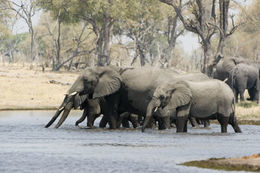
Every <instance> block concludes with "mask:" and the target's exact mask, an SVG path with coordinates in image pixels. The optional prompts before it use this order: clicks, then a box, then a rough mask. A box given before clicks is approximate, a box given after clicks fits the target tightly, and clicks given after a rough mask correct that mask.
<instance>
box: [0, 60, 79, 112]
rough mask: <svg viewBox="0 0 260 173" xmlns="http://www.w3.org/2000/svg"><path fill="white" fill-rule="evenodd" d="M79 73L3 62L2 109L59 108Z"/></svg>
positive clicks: (0, 71) (0, 76)
mask: <svg viewBox="0 0 260 173" xmlns="http://www.w3.org/2000/svg"><path fill="white" fill-rule="evenodd" d="M78 74H79V72H78V73H77V72H74V73H72V72H70V73H68V72H62V73H61V72H51V71H50V70H48V69H47V70H46V71H45V72H42V70H41V68H40V67H34V68H33V69H32V70H30V67H29V66H26V65H25V66H23V65H18V64H12V65H10V64H5V65H4V66H3V65H0V110H15V109H54V108H57V107H58V106H59V104H60V103H61V102H62V100H63V98H64V94H65V93H66V92H67V90H68V89H69V88H70V85H71V84H72V83H73V82H74V80H75V79H76V78H77V76H78Z"/></svg>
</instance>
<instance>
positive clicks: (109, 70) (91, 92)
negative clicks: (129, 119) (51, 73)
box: [45, 66, 121, 128]
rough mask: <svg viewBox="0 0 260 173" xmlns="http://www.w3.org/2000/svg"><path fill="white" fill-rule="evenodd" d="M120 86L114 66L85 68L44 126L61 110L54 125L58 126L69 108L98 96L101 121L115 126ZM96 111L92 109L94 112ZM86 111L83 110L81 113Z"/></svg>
mask: <svg viewBox="0 0 260 173" xmlns="http://www.w3.org/2000/svg"><path fill="white" fill-rule="evenodd" d="M120 87H121V77H120V75H119V73H118V72H117V71H116V67H110V66H109V67H91V68H87V69H85V70H84V71H83V72H82V74H81V75H79V77H78V78H77V79H76V81H75V82H74V83H73V85H72V86H71V88H70V89H69V91H68V92H67V94H66V96H65V98H64V100H63V102H62V104H61V106H60V107H59V109H58V110H57V111H56V113H55V115H54V116H53V118H52V119H51V120H50V122H49V123H48V124H47V125H46V126H45V127H46V128H47V127H49V126H50V125H51V124H52V123H53V122H54V121H55V120H56V119H57V118H58V116H59V115H60V114H61V112H62V111H63V114H62V117H61V119H60V120H59V122H58V124H57V125H56V126H55V127H56V128H58V127H59V126H60V125H61V124H62V123H63V122H64V121H65V119H66V118H67V116H68V115H69V112H70V111H71V109H73V108H74V109H76V108H77V107H79V106H80V105H81V104H83V103H84V102H85V100H86V99H87V98H89V99H95V98H98V99H101V100H102V102H99V104H100V108H101V113H103V115H104V121H103V123H107V122H108V123H109V125H110V128H116V119H117V106H118V104H119V103H118V102H119V94H118V92H117V91H118V90H119V89H120ZM99 101H100V100H99ZM96 112H98V111H96ZM96 112H95V111H94V113H96ZM86 113H87V112H85V111H84V113H83V115H84V114H86ZM94 115H95V114H94ZM105 121H106V122H105Z"/></svg>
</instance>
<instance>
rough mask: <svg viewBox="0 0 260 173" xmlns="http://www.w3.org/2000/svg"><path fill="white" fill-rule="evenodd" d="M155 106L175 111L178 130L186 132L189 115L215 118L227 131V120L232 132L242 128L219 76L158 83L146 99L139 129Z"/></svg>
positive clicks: (199, 117) (231, 99)
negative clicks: (150, 95) (149, 99)
mask: <svg viewBox="0 0 260 173" xmlns="http://www.w3.org/2000/svg"><path fill="white" fill-rule="evenodd" d="M157 108H163V110H164V111H165V112H168V113H169V114H171V113H173V112H176V118H177V123H176V128H177V132H187V120H188V117H195V118H198V119H217V120H218V121H219V123H220V124H221V132H222V133H226V132H227V125H228V124H231V125H232V127H233V129H234V131H235V132H241V130H240V128H239V126H238V124H237V121H236V117H235V99H234V94H233V92H232V90H231V89H230V87H229V86H228V85H227V84H225V83H224V82H222V81H219V80H207V81H202V82H191V81H179V82H176V83H166V84H161V85H160V86H158V87H157V88H156V90H155V92H154V94H153V99H152V100H151V101H150V102H149V105H148V107H147V111H146V118H145V121H144V124H143V127H142V131H144V129H145V127H146V125H147V123H148V122H149V119H150V117H151V115H152V112H153V111H156V110H157Z"/></svg>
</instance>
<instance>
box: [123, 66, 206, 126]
mask: <svg viewBox="0 0 260 173" xmlns="http://www.w3.org/2000/svg"><path fill="white" fill-rule="evenodd" d="M121 78H122V83H123V84H122V89H121V101H120V106H119V110H123V111H126V112H131V113H135V114H138V115H141V116H143V117H144V116H145V114H146V108H147V106H148V104H149V102H150V101H151V99H152V97H153V93H154V91H155V89H156V88H157V86H159V85H160V84H161V83H163V82H167V81H168V82H171V81H172V82H174V81H175V82H177V81H179V80H182V79H186V80H190V81H201V80H209V78H208V77H207V76H206V75H204V74H202V73H189V74H176V73H173V72H172V71H169V70H167V69H152V68H136V69H129V70H126V71H124V72H123V73H121ZM158 117H160V118H161V122H162V123H163V124H161V126H159V128H160V127H161V129H165V128H170V115H168V114H165V113H159V116H158ZM159 124H160V123H159Z"/></svg>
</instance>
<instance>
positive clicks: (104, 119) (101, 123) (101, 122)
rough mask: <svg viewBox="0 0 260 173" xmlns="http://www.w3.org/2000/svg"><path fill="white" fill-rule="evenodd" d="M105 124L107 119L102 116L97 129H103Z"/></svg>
mask: <svg viewBox="0 0 260 173" xmlns="http://www.w3.org/2000/svg"><path fill="white" fill-rule="evenodd" d="M107 123H108V119H107V117H105V116H104V115H103V117H102V119H101V120H100V123H99V127H100V128H105V127H106V125H107Z"/></svg>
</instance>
